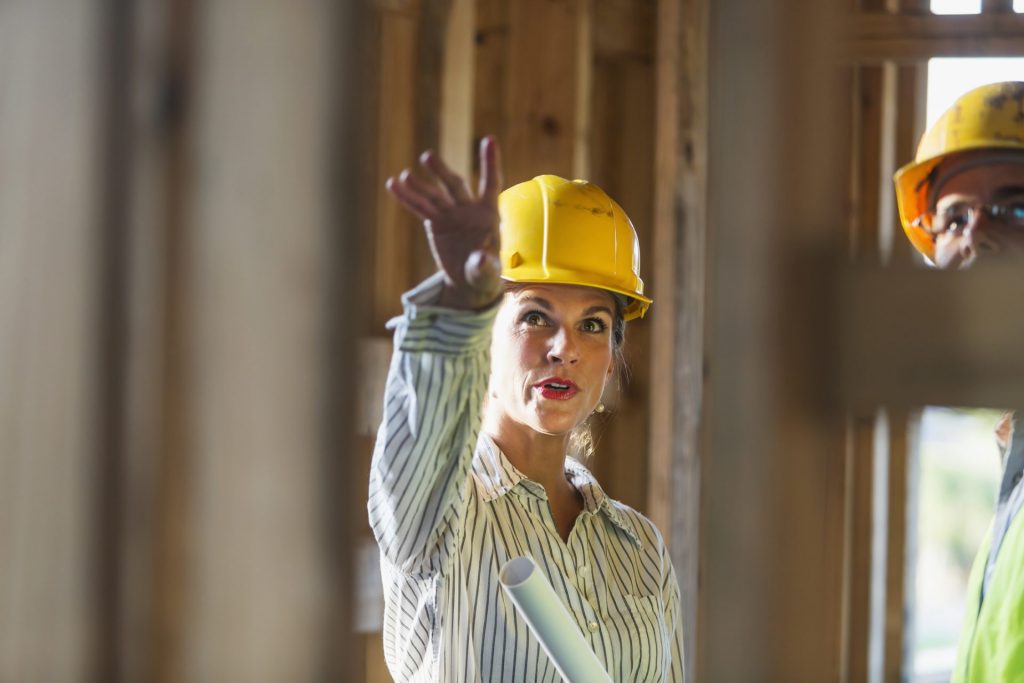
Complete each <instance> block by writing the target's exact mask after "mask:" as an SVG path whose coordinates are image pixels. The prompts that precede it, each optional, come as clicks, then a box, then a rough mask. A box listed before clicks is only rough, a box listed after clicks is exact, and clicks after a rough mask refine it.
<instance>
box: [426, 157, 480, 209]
mask: <svg viewBox="0 0 1024 683" xmlns="http://www.w3.org/2000/svg"><path fill="white" fill-rule="evenodd" d="M420 163H421V164H423V167H424V168H426V169H427V170H428V171H430V172H431V173H433V174H434V176H435V177H436V178H437V180H438V181H439V182H440V183H441V186H442V187H444V188H445V190H447V191H448V193H449V194H450V195H451V197H452V199H454V200H455V201H456V202H457V203H459V204H468V203H469V202H471V201H473V198H472V197H471V196H470V195H469V186H468V185H466V181H465V180H464V179H463V178H462V176H460V175H459V174H458V173H456V172H455V171H453V170H452V169H450V168H448V165H447V164H446V163H444V160H442V159H441V157H439V156H438V155H437V154H435V153H434V152H431V151H426V152H424V153H423V154H421V155H420Z"/></svg>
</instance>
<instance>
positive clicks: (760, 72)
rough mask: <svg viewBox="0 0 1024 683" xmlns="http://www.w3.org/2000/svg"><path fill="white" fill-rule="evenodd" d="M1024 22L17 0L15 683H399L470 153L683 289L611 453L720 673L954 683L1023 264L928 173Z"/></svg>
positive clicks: (753, 8)
mask: <svg viewBox="0 0 1024 683" xmlns="http://www.w3.org/2000/svg"><path fill="white" fill-rule="evenodd" d="M1021 12H1024V2H1021V0H976V1H974V2H971V1H970V0H968V1H966V2H961V1H954V0H945V1H943V2H940V0H932V2H928V1H927V0H833V1H831V2H822V1H821V0H813V1H812V0H761V1H760V2H757V3H750V2H742V0H716V2H711V0H341V1H328V0H252V1H251V2H240V1H238V0H235V1H234V2H232V1H230V0H216V1H209V2H199V1H198V0H105V1H104V2H99V3H90V2H81V1H79V0H64V1H62V2H52V1H48V0H0V681H61V682H62V681H306V680H309V681H321V680H322V681H355V682H360V683H362V682H365V683H376V682H377V681H386V680H390V679H389V678H388V676H387V672H386V668H385V666H384V663H383V654H382V646H381V636H380V628H381V609H382V608H381V595H380V584H379V575H378V569H377V556H376V548H375V546H374V544H373V541H372V537H371V536H370V533H369V528H368V524H367V522H366V513H365V491H366V485H367V476H368V475H367V470H368V466H369V458H370V453H371V449H372V445H373V435H374V432H375V428H376V421H377V419H378V418H379V415H380V396H381V391H382V384H383V379H384V374H385V372H386V367H387V362H388V358H389V354H390V350H391V346H390V337H389V336H388V334H387V331H386V330H385V329H384V324H385V322H386V321H387V320H388V319H389V318H390V317H391V316H393V315H395V314H396V313H397V312H398V311H399V296H400V294H401V293H402V292H403V291H405V290H406V289H408V288H410V287H411V286H412V285H414V284H416V283H417V282H418V281H419V280H421V279H422V278H423V277H425V276H426V275H428V274H429V273H430V271H431V269H432V266H431V264H432V261H431V260H430V256H429V253H428V251H427V248H426V244H425V240H424V239H423V236H422V234H421V230H420V229H419V227H418V226H417V225H416V223H415V221H414V220H413V219H412V218H410V217H409V216H407V215H405V214H403V213H402V212H401V210H400V209H399V208H398V206H397V205H396V204H394V203H393V202H392V201H391V200H390V198H389V197H388V196H387V194H386V192H385V191H384V189H383V181H384V179H385V178H387V177H388V176H389V175H393V174H395V173H397V172H399V171H400V170H401V169H402V168H404V167H406V166H410V165H412V164H413V163H414V161H415V158H416V155H417V153H418V152H419V151H421V150H423V149H427V148H434V149H438V150H439V151H440V152H441V154H442V155H443V156H444V157H445V158H446V159H447V160H448V161H449V162H450V163H451V164H452V166H454V167H455V168H456V169H458V170H460V171H461V172H463V173H465V174H467V175H470V176H473V175H474V174H475V172H476V169H475V168H474V154H473V151H474V147H475V145H476V143H477V142H478V141H479V139H480V138H481V137H482V136H483V135H485V134H495V135H497V136H498V137H499V139H500V141H501V143H502V145H503V150H504V167H505V168H504V170H505V179H506V183H507V184H509V185H511V184H512V183H515V182H519V181H521V180H525V179H527V178H530V177H532V176H534V175H537V174H540V173H556V174H560V175H563V176H568V177H584V178H588V179H590V180H592V181H594V182H596V183H598V184H599V185H601V186H602V187H603V188H604V189H606V190H607V191H608V192H609V193H610V194H611V195H612V196H613V197H615V198H616V199H617V200H618V201H619V203H620V204H621V205H622V206H623V207H624V208H625V210H626V211H627V213H628V214H629V215H630V217H631V218H632V220H633V222H634V224H635V225H636V228H637V231H638V233H639V235H640V241H641V246H642V261H641V267H642V272H643V274H644V279H645V281H646V283H647V286H648V288H649V290H650V292H651V294H652V296H653V298H654V299H655V304H654V306H653V307H652V308H651V312H650V315H649V316H648V317H647V318H646V319H645V320H644V321H642V322H638V323H634V324H631V326H630V329H629V331H628V335H627V338H628V342H627V359H628V362H629V365H630V370H631V372H630V375H631V377H630V380H629V381H628V382H627V383H626V384H624V385H623V386H622V387H620V388H619V389H618V392H617V394H616V395H615V396H614V397H613V400H612V401H611V403H612V405H613V410H612V411H611V415H610V416H609V417H607V418H606V419H605V421H604V422H603V424H602V425H600V430H599V441H598V446H597V455H596V459H595V461H594V463H593V467H594V469H595V471H596V473H597V475H598V477H599V479H600V480H601V481H602V482H603V483H604V484H605V486H606V488H607V489H608V491H609V493H610V494H611V495H612V496H613V497H616V498H618V499H620V500H622V501H623V502H626V503H628V504H630V505H632V506H634V507H636V508H638V509H639V510H641V511H643V512H644V513H645V514H647V515H648V516H650V517H651V518H652V519H654V520H655V522H656V523H657V524H658V525H659V527H660V528H661V529H662V531H663V533H664V535H665V537H666V539H667V540H668V542H669V546H670V548H671V551H672V554H673V559H674V562H675V565H676V569H677V572H678V574H679V577H680V582H681V585H682V590H683V598H684V600H683V602H684V624H685V628H686V641H687V669H688V674H689V679H688V680H691V681H727V682H730V681H786V682H789V681H883V680H884V681H903V680H909V681H943V680H948V677H949V671H950V668H951V666H952V658H953V656H954V653H955V643H956V640H957V637H958V632H959V623H960V618H961V616H962V611H963V601H964V598H963V593H964V590H965V583H966V572H967V571H968V568H969V565H970V562H971V560H972V559H973V555H974V551H975V548H976V547H977V544H978V542H979V541H980V538H981V535H982V534H983V533H984V530H985V528H986V526H987V524H988V522H989V520H990V518H991V514H992V510H993V506H994V501H995V496H996V486H997V483H996V482H997V481H998V476H999V455H998V452H997V450H996V448H995V440H994V437H993V435H992V429H993V426H994V424H995V422H996V420H997V419H998V417H999V416H1000V415H1001V414H1002V410H1003V409H1004V408H1005V407H1007V406H1013V405H1021V404H1022V403H1024V401H1022V400H1021V396H1020V395H1019V392H1020V387H1024V382H1022V380H1024V367H1022V359H1021V358H1019V357H1018V356H1019V352H1018V351H1017V349H1019V348H1020V346H1021V343H1022V342H1024V329H1021V326H1022V324H1024V323H1021V322H1018V321H1014V320H1006V319H1005V318H1006V316H1005V315H1004V312H1005V310H1015V309H1013V308H1012V307H1013V306H1015V305H1017V303H1018V302H1017V301H1016V300H1015V299H1014V298H1013V293H1014V292H1017V291H1021V287H1022V285H1024V283H1022V282H1021V278H1020V276H1019V274H1016V273H1014V272H1012V271H1005V270H1004V271H994V272H988V271H984V272H983V271H977V272H975V271H971V272H968V273H957V274H949V273H938V272H934V271H932V270H930V269H929V268H928V266H927V264H924V263H922V262H921V261H920V259H918V258H917V257H916V256H915V255H914V254H913V252H912V249H911V248H910V246H909V244H907V243H906V241H905V240H904V239H903V236H902V234H901V231H900V228H899V224H898V220H897V217H896V211H895V198H894V196H893V193H892V186H891V181H890V178H891V175H892V172H893V171H894V170H895V169H896V168H897V167H898V166H900V165H902V164H903V163H905V162H907V161H909V160H910V159H912V157H913V154H914V149H915V147H916V142H917V139H918V138H919V137H920V134H921V133H922V132H923V130H924V129H925V126H926V124H927V122H929V121H931V120H933V119H934V118H935V117H937V116H938V114H939V113H941V110H942V109H944V108H945V107H947V106H948V105H949V104H950V103H951V102H952V100H953V99H955V98H956V97H957V96H958V95H959V94H961V93H962V92H963V91H965V90H967V89H968V88H970V87H973V86H974V85H980V84H982V83H985V82H992V81H998V80H1006V79H1018V80H1024V61H1022V59H1024V40H1022V36H1024V15H1021Z"/></svg>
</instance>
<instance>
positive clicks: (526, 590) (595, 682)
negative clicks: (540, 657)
mask: <svg viewBox="0 0 1024 683" xmlns="http://www.w3.org/2000/svg"><path fill="white" fill-rule="evenodd" d="M498 579H499V580H500V581H501V585H502V586H503V587H504V588H505V592H506V593H508V596H509V597H510V598H511V599H512V604H514V605H515V606H516V609H518V610H519V613H520V614H521V615H522V616H523V619H525V620H526V623H527V625H528V626H529V627H530V630H531V631H533V635H534V637H535V638H536V639H537V641H538V642H539V643H540V644H541V646H542V647H543V648H544V651H545V652H547V653H548V657H550V658H551V661H552V662H554V664H555V668H557V669H558V673H560V674H562V678H564V679H565V680H566V681H568V683H602V682H605V681H606V682H607V683H612V679H611V677H610V676H609V675H608V672H607V671H605V670H604V667H603V666H601V662H600V661H598V659H597V655H595V654H594V651H593V650H591V649H590V645H589V644H588V643H587V641H586V640H585V639H584V638H583V634H582V633H580V628H579V626H577V625H576V621H575V620H574V619H573V618H572V617H570V616H569V613H568V612H567V611H566V610H565V607H564V606H563V605H562V602H561V601H560V600H559V599H558V596H557V595H555V591H554V590H552V588H551V584H549V583H548V580H547V579H546V578H545V577H544V573H543V572H541V571H540V570H539V569H538V568H537V565H536V564H534V562H533V560H532V559H531V558H529V557H516V558H513V559H511V560H509V561H508V562H506V563H505V566H504V567H502V568H501V572H500V573H499V574H498Z"/></svg>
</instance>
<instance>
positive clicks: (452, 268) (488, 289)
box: [385, 136, 502, 309]
mask: <svg viewBox="0 0 1024 683" xmlns="http://www.w3.org/2000/svg"><path fill="white" fill-rule="evenodd" d="M420 165H421V166H422V167H423V170H424V172H425V175H426V176H427V180H421V179H419V178H417V177H416V176H414V175H413V174H412V172H411V171H410V170H409V169H405V170H404V171H402V172H401V173H400V174H399V175H398V178H388V179H387V182H386V183H385V187H387V189H388V191H389V192H391V194H392V195H393V196H394V197H395V199H397V200H398V201H399V202H400V203H401V204H402V206H404V207H405V208H407V209H409V211H412V212H413V213H414V214H416V215H417V216H418V217H419V218H420V220H422V221H423V228H424V230H426V233H427V240H428V241H429V243H430V251H431V252H432V253H433V255H434V261H435V262H436V263H437V267H438V269H439V270H440V271H441V272H442V273H444V279H445V288H444V291H443V292H442V294H441V301H440V303H441V305H443V306H448V307H451V308H463V309H474V308H482V307H484V306H487V305H489V304H491V303H493V302H494V301H495V299H497V298H498V296H499V295H500V294H501V261H500V260H499V257H498V254H499V249H500V246H501V244H500V242H501V239H500V236H499V233H498V194H499V193H500V192H501V185H502V181H501V163H500V152H499V150H498V142H497V140H495V139H494V138H493V137H491V136H488V137H485V138H484V139H483V140H482V141H481V142H480V186H479V188H478V190H477V192H476V194H475V195H474V194H473V193H472V192H471V191H470V189H469V185H468V184H467V183H466V180H465V179H464V178H462V176H460V175H459V174H457V173H455V172H454V171H452V170H451V169H450V168H448V166H447V164H445V163H444V161H442V160H441V158H440V157H439V156H437V155H436V154H434V153H433V152H424V153H423V154H421V155H420Z"/></svg>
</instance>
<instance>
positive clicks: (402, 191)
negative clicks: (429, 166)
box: [384, 171, 438, 221]
mask: <svg viewBox="0 0 1024 683" xmlns="http://www.w3.org/2000/svg"><path fill="white" fill-rule="evenodd" d="M407 175H408V176H411V174H409V172H408V171H403V172H402V174H401V175H400V176H399V177H398V178H397V179H396V178H388V179H387V181H386V182H385V183H384V187H386V188H387V190H388V192H390V193H391V195H392V196H393V197H394V198H395V199H397V200H398V202H399V203H400V204H401V205H402V206H404V207H405V208H407V209H408V210H409V211H412V212H413V213H414V214H416V216H417V217H419V219H420V220H422V221H428V220H435V219H436V218H437V216H438V210H437V206H436V205H434V204H433V203H432V202H431V201H430V200H429V199H427V198H426V197H425V196H424V195H422V194H421V193H419V192H417V191H416V190H415V189H413V188H411V187H410V186H409V184H408V180H407V178H406V176H407Z"/></svg>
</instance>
